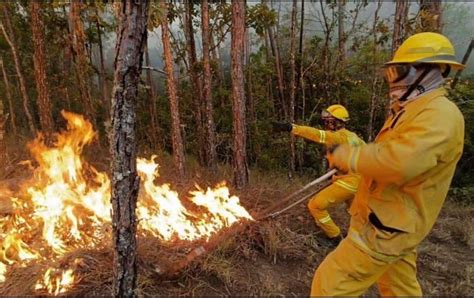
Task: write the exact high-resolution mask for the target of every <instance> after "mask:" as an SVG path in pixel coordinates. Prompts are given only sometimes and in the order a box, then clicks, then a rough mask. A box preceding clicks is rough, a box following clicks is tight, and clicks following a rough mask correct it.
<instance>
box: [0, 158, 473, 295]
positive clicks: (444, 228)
mask: <svg viewBox="0 0 474 298" xmlns="http://www.w3.org/2000/svg"><path fill="white" fill-rule="evenodd" d="M160 164H161V174H162V177H161V178H160V179H161V180H162V182H164V181H166V182H172V183H173V185H175V189H177V190H179V192H180V193H186V192H187V191H189V190H190V189H193V188H194V183H196V182H197V183H198V184H199V185H201V187H207V186H213V185H214V184H216V183H218V182H220V181H222V180H229V178H230V175H231V170H230V168H228V167H225V166H222V167H219V169H218V171H213V172H210V171H207V170H205V169H201V168H199V167H198V166H197V165H196V163H195V162H192V161H191V162H190V166H189V167H188V172H187V177H186V179H184V180H182V181H178V180H176V179H175V178H174V177H176V175H175V173H174V170H173V167H172V165H171V161H170V159H169V158H160ZM97 165H99V167H100V165H102V166H103V167H106V165H107V161H106V160H102V161H97ZM17 175H18V176H20V173H13V174H9V176H8V177H7V178H11V177H17ZM308 180H309V179H296V180H294V181H291V182H290V181H288V179H287V177H286V176H285V175H284V174H274V173H270V174H269V173H260V172H258V171H252V175H251V182H252V183H251V185H250V186H248V187H247V188H246V189H243V190H240V191H236V190H234V189H231V192H232V193H236V194H238V195H239V196H240V198H241V200H242V204H243V205H244V206H246V207H247V209H250V210H252V211H254V212H258V211H260V210H262V209H264V208H266V207H268V206H269V205H270V204H272V203H273V202H275V201H276V200H278V199H280V198H282V197H284V195H286V194H288V193H290V192H292V191H294V190H296V189H298V188H299V187H301V186H302V185H304V184H305V183H306V182H308ZM331 214H332V215H333V217H334V219H335V221H336V222H337V223H339V224H340V226H341V227H342V228H343V230H344V229H345V227H347V224H348V219H349V218H348V215H347V212H346V210H345V208H344V206H339V207H337V208H335V210H332V212H331ZM473 215H474V206H460V205H459V204H458V203H455V202H447V203H446V205H445V207H444V209H443V211H442V213H441V215H440V218H439V220H438V222H437V224H436V225H435V227H434V229H433V231H432V233H431V234H430V236H429V237H428V238H427V239H426V240H425V241H424V242H423V243H422V245H421V246H420V248H419V259H418V268H419V274H418V277H419V280H420V282H421V285H422V287H423V291H424V294H426V295H455V296H465V295H472V293H474V253H473V249H474V233H473V228H474V221H473ZM344 231H345V230H344ZM321 237H322V234H321V232H320V231H319V230H318V228H317V227H316V226H315V224H314V222H313V219H312V218H311V216H310V215H309V213H308V212H307V210H306V205H305V204H304V203H302V204H301V205H300V206H297V207H295V208H293V209H291V210H290V211H289V212H288V213H285V214H283V215H281V216H279V217H278V218H276V219H272V220H265V221H262V222H256V223H255V224H253V225H251V226H249V227H247V228H246V229H245V230H244V231H243V232H241V233H239V234H237V235H235V236H233V237H231V238H230V239H227V240H226V241H225V242H224V243H222V244H221V245H220V246H219V247H218V249H216V250H214V251H213V252H212V253H210V254H208V255H207V256H206V257H204V258H202V259H199V260H198V261H197V262H195V263H193V264H192V265H191V266H190V267H188V268H186V270H185V271H183V272H182V273H181V274H179V276H177V277H175V278H173V279H163V278H160V276H158V275H157V274H156V273H155V271H154V269H155V267H156V266H157V265H160V266H164V267H166V266H167V265H169V263H170V262H171V261H173V259H179V258H180V257H182V256H184V255H185V254H186V253H187V252H188V251H189V247H190V246H192V244H191V245H190V244H189V243H179V244H178V245H176V246H169V245H164V244H163V243H160V242H159V241H158V240H157V239H153V238H149V237H140V238H139V262H138V268H139V278H138V293H139V295H143V296H151V295H157V294H161V295H198V296H210V295H271V296H283V295H285V296H293V295H295V296H297V295H304V296H306V295H307V294H308V293H309V289H310V284H311V280H312V278H313V273H314V270H315V268H316V267H317V265H318V264H319V263H320V262H321V261H322V260H323V258H324V257H325V256H326V254H327V253H328V252H329V251H330V250H331V249H330V248H328V247H327V246H326V245H325V243H324V242H323V241H321ZM112 260H113V255H112V252H111V250H110V249H108V248H107V249H105V248H104V249H102V250H97V251H86V250H82V251H75V252H73V253H71V254H69V255H67V256H66V257H65V258H64V259H63V260H60V261H59V262H58V264H56V265H57V266H58V267H61V266H63V267H66V266H68V265H70V264H75V266H76V272H77V273H78V276H79V280H78V282H77V283H76V284H75V286H74V288H73V289H71V291H69V292H68V293H67V294H69V295H88V296H89V295H108V294H110V288H111V284H112ZM45 265H46V264H42V263H38V264H37V265H35V266H31V267H28V268H16V269H15V270H13V271H11V272H9V275H8V277H7V278H8V282H7V283H5V284H0V295H31V294H41V293H37V292H34V291H33V290H32V286H33V285H34V283H35V281H36V280H37V278H38V276H37V275H38V272H40V270H39V269H41V268H44V266H45ZM375 293H376V290H375V289H371V290H370V291H369V292H368V295H374V294H375Z"/></svg>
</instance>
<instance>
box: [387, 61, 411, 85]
mask: <svg viewBox="0 0 474 298" xmlns="http://www.w3.org/2000/svg"><path fill="white" fill-rule="evenodd" d="M411 67H413V66H412V65H409V64H396V65H388V66H386V67H384V72H385V73H384V75H385V79H386V80H387V82H388V83H396V82H399V81H401V80H403V79H404V78H406V77H407V76H408V74H409V73H410V68H411Z"/></svg>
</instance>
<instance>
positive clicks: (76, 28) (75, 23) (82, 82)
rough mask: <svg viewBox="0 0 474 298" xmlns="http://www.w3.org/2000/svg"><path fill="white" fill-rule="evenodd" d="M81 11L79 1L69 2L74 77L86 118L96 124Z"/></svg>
mask: <svg viewBox="0 0 474 298" xmlns="http://www.w3.org/2000/svg"><path fill="white" fill-rule="evenodd" d="M81 10H82V2H81V1H72V2H71V11H70V19H71V25H72V30H71V32H72V44H73V48H74V52H75V53H76V57H77V60H76V63H75V70H76V77H77V83H78V87H79V93H80V97H81V99H82V100H83V102H84V109H85V113H86V116H87V118H89V120H90V121H91V122H92V123H93V124H96V117H95V109H94V105H93V101H92V96H91V92H90V89H89V84H88V83H87V80H88V78H89V73H88V61H87V53H86V46H85V39H86V38H85V33H84V24H83V23H82V20H81Z"/></svg>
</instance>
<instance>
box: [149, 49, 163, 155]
mask: <svg viewBox="0 0 474 298" xmlns="http://www.w3.org/2000/svg"><path fill="white" fill-rule="evenodd" d="M145 62H146V65H147V66H150V49H149V48H148V43H147V47H146V49H145ZM151 72H152V70H151V69H147V71H146V81H147V85H148V88H147V93H148V100H149V101H150V102H149V105H150V118H151V120H150V124H151V142H152V145H153V147H155V148H156V149H158V150H161V144H160V142H159V141H158V140H159V139H160V137H161V132H160V128H159V126H158V112H157V110H156V90H155V84H154V83H153V80H152V75H151Z"/></svg>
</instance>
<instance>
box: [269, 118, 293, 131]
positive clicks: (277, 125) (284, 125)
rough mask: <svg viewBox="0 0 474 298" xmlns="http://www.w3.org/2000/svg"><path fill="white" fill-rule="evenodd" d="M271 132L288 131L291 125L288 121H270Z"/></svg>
mask: <svg viewBox="0 0 474 298" xmlns="http://www.w3.org/2000/svg"><path fill="white" fill-rule="evenodd" d="M272 128H273V132H290V131H291V130H292V129H293V125H291V123H288V122H275V121H273V122H272Z"/></svg>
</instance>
